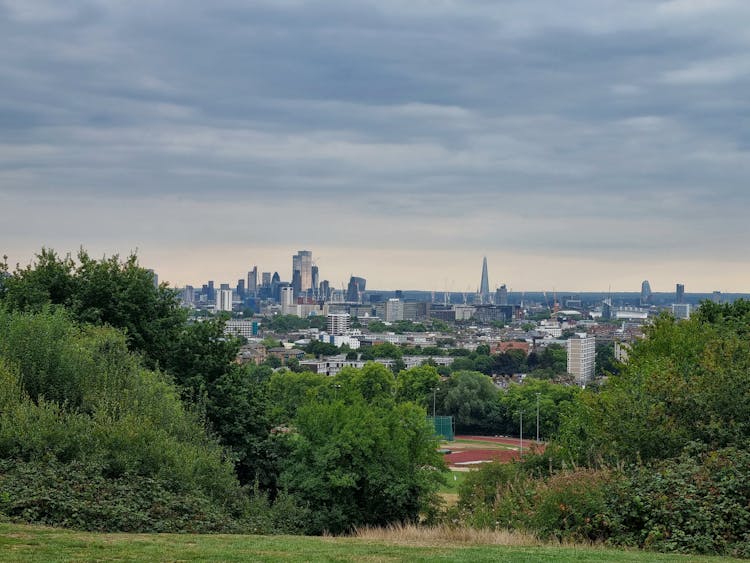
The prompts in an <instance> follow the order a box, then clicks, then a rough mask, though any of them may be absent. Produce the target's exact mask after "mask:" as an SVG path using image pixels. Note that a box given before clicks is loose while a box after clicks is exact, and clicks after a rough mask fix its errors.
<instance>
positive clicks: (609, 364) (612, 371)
mask: <svg viewBox="0 0 750 563" xmlns="http://www.w3.org/2000/svg"><path fill="white" fill-rule="evenodd" d="M621 368H622V366H621V364H620V362H618V361H617V360H616V359H615V347H614V345H613V344H611V343H609V344H597V345H596V375H599V376H604V375H617V374H618V373H620V369H621Z"/></svg>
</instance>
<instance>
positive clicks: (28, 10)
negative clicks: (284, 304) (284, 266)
mask: <svg viewBox="0 0 750 563" xmlns="http://www.w3.org/2000/svg"><path fill="white" fill-rule="evenodd" d="M749 17H750V5H748V4H747V3H745V2H731V1H711V2H706V1H702V0H671V1H661V2H654V1H651V0H638V1H632V2H621V1H615V0H607V1H602V0H585V1H584V0H581V1H577V2H572V3H566V4H565V5H564V6H562V5H561V4H560V3H558V2H552V1H551V0H550V1H546V2H528V1H525V0H523V1H522V0H513V1H504V2H490V1H464V2H461V1H455V2H439V3H436V2H428V1H418V2H407V3H405V2H400V1H399V2H397V1H396V0H381V1H378V2H375V1H372V2H358V3H356V4H354V3H350V2H343V1H338V2H297V1H293V0H289V1H283V2H280V1H276V0H274V1H270V0H269V1H262V2H253V3H247V2H240V1H223V2H211V3H206V2H199V1H198V0H188V1H181V2H177V1H165V2H158V3H146V2H133V3H110V2H99V1H90V2H77V3H74V4H70V5H65V4H62V3H57V2H37V1H32V0H27V1H24V2H19V1H17V0H14V1H12V2H11V1H5V2H0V81H2V84H3V88H2V90H1V91H0V194H3V193H4V194H5V195H6V196H7V199H6V200H5V201H6V206H8V207H7V209H10V213H14V210H19V209H22V208H23V209H24V210H26V209H28V206H23V205H22V204H21V203H20V201H21V200H22V199H23V197H24V194H34V201H35V204H34V209H36V210H37V213H38V216H37V217H38V218H39V220H38V223H35V226H36V227H38V229H39V232H41V233H45V232H46V234H47V236H54V235H55V233H56V232H57V233H62V232H64V233H66V236H68V237H69V238H70V239H71V240H72V239H74V238H75V236H76V234H78V235H79V238H81V239H82V240H81V241H80V242H85V240H84V238H85V237H86V236H87V235H88V234H89V233H91V232H98V230H99V229H101V228H102V224H101V223H100V222H96V221H94V220H93V219H90V218H88V217H86V216H82V217H80V218H79V220H78V221H73V222H72V223H71V225H70V226H68V227H66V228H65V229H62V228H61V227H60V225H57V227H56V228H55V229H56V230H55V229H53V228H51V227H50V228H48V227H45V225H47V224H52V223H51V222H50V221H49V220H48V219H45V217H48V216H51V215H53V214H55V213H60V212H61V210H67V212H68V213H70V214H71V215H73V216H76V213H77V212H78V211H77V208H76V206H75V205H74V204H70V205H69V206H68V204H66V202H73V201H75V200H76V199H77V198H83V199H84V200H86V198H92V197H93V198H97V201H98V202H99V205H100V208H102V209H106V207H107V205H111V206H113V208H116V209H119V212H120V213H121V214H122V217H123V220H122V221H114V222H112V223H111V225H110V226H111V229H110V231H108V232H110V233H111V237H113V240H114V239H116V237H117V232H122V235H121V236H123V237H124V236H126V232H127V230H128V228H133V229H136V230H137V234H138V236H141V237H142V239H143V241H144V244H148V241H153V243H154V244H159V242H158V241H159V240H167V239H168V240H169V243H170V244H178V242H179V241H178V240H173V239H172V238H170V237H167V238H166V239H165V238H164V237H165V236H166V235H165V234H164V233H163V232H161V230H160V229H156V230H155V229H154V228H149V227H148V225H147V223H148V222H138V221H133V220H132V217H134V216H136V215H138V213H139V211H138V209H142V208H143V207H144V206H146V207H148V208H149V209H153V213H151V212H149V214H148V217H149V218H150V220H153V221H156V220H157V219H156V217H157V216H158V214H159V211H160V210H163V211H164V213H166V214H169V213H171V211H170V210H173V209H174V201H175V200H177V201H180V202H182V203H181V204H180V205H183V204H184V205H185V207H184V208H183V212H184V214H185V216H186V217H189V218H190V220H192V221H197V220H199V219H198V218H199V217H200V213H201V209H202V210H204V211H205V210H207V209H209V208H210V209H213V207H212V206H213V205H214V203H213V202H214V201H224V202H226V204H227V206H228V207H232V206H233V207H235V208H236V209H238V210H241V212H239V213H236V215H238V216H241V215H242V214H243V213H244V214H245V215H247V214H250V215H251V216H252V220H253V221H254V222H255V224H257V225H258V227H259V228H258V229H256V231H255V233H254V234H253V237H255V238H254V240H257V241H258V242H259V244H260V243H263V244H270V243H271V242H273V240H274V238H273V237H276V239H275V240H277V241H279V240H289V241H290V243H291V242H293V241H295V240H300V237H310V238H311V239H314V240H312V241H311V243H310V244H312V243H319V244H324V243H325V241H326V239H329V240H341V241H344V240H345V241H346V243H345V244H351V245H355V246H356V245H357V244H362V245H366V244H370V241H369V239H367V237H366V233H365V232H364V231H363V229H360V228H358V225H367V226H368V227H369V228H377V227H376V226H377V225H378V223H379V222H380V223H381V224H382V222H384V221H386V222H391V223H392V225H390V223H389V225H390V226H389V228H388V229H387V233H384V234H383V235H382V241H381V242H383V243H387V244H390V245H394V246H396V245H398V244H399V240H403V239H404V237H406V238H407V240H409V241H410V244H413V245H414V246H415V247H419V248H425V249H426V248H430V247H431V246H436V245H440V246H442V247H445V248H451V249H455V250H456V251H461V250H462V249H464V250H465V249H468V248H478V247H485V248H486V247H487V246H488V245H489V246H491V245H493V244H496V241H498V240H504V241H507V242H508V243H509V244H512V245H513V246H514V248H516V249H518V251H519V252H523V251H529V252H540V253H542V252H545V249H546V251H548V252H550V253H559V252H566V250H561V248H564V247H565V246H566V245H567V247H568V248H569V249H573V250H572V251H573V252H588V253H591V254H592V255H606V254H607V253H608V252H615V251H616V252H618V253H622V254H623V255H630V256H636V255H638V254H641V255H642V254H643V253H649V252H650V253H664V254H671V255H674V254H680V255H686V256H687V255H690V253H691V252H696V253H705V256H706V257H707V258H710V257H711V256H712V255H713V256H715V255H716V252H714V251H712V245H722V241H724V243H723V246H722V249H721V251H720V252H719V253H723V254H726V255H731V254H732V253H736V252H737V251H738V250H739V249H740V248H744V246H745V245H746V234H745V232H744V226H743V223H742V214H743V210H744V209H747V206H748V205H750V193H748V191H747V190H746V185H747V179H748V177H750V155H749V154H748V150H750V149H749V148H748V147H749V146H750V134H748V133H747V131H748V128H747V120H748V116H749V115H750V107H749V106H750V102H748V101H747V100H746V96H745V92H746V91H747V89H748V87H750V59H749V58H748V52H750V50H749V47H750V34H748V32H747V31H746V30H745V27H746V26H745V22H747V21H748V18H749ZM61 194H64V195H62V196H61ZM123 202H130V204H128V205H125V204H123ZM146 202H147V203H146ZM170 202H171V203H170ZM170 206H171V207H170ZM306 208H307V209H314V213H311V214H310V216H314V217H317V218H322V217H325V214H326V213H335V214H338V215H339V216H341V217H347V220H346V221H342V222H335V221H333V222H331V223H330V224H328V225H326V227H325V228H323V229H320V230H319V231H317V232H314V233H312V234H311V233H310V229H305V228H304V225H305V223H304V218H305V217H306V216H307V215H306V214H305V209H306ZM257 210H262V213H259V212H258V211H257ZM211 213H212V214H213V213H216V212H215V211H211ZM227 213H229V214H230V215H232V216H234V215H235V214H233V213H230V212H228V211H227ZM212 216H213V215H212ZM286 217H288V218H290V219H291V218H293V219H294V220H296V221H302V223H298V224H289V225H285V230H284V232H275V233H274V230H275V228H277V227H278V225H279V221H280V219H281V218H286ZM220 223H221V222H220V221H218V220H214V221H212V222H211V229H213V231H212V232H213V233H214V234H213V235H212V236H214V237H215V238H216V239H217V242H218V241H221V240H236V238H237V237H238V236H239V234H238V233H240V232H241V231H242V229H241V228H240V227H237V226H236V225H239V224H240V223H239V219H237V221H235V222H232V221H230V222H228V224H227V225H225V226H222V225H221V224H220ZM323 223H324V222H323V221H322V220H321V222H320V223H319V224H323ZM173 227H174V228H175V229H176V228H177V224H173ZM20 231H23V232H24V233H25V236H27V237H32V236H33V232H32V230H29V229H23V228H22V225H20V224H19V223H17V222H5V223H4V225H3V226H0V238H2V239H3V240H11V239H10V237H11V236H12V237H14V239H13V240H18V236H19V235H18V233H19V232H20ZM259 233H263V234H259ZM579 233H599V234H598V235H596V236H583V237H580V236H579ZM159 237H162V238H161V239H160V238H159ZM727 241H728V242H727ZM342 244H344V243H343V242H342ZM691 249H692V250H691Z"/></svg>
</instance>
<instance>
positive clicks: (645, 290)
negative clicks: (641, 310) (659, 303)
mask: <svg viewBox="0 0 750 563" xmlns="http://www.w3.org/2000/svg"><path fill="white" fill-rule="evenodd" d="M650 303H651V284H650V283H648V280H643V283H642V284H641V305H649V304H650Z"/></svg>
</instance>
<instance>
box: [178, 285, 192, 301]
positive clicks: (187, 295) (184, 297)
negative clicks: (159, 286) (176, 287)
mask: <svg viewBox="0 0 750 563" xmlns="http://www.w3.org/2000/svg"><path fill="white" fill-rule="evenodd" d="M180 301H182V303H183V305H192V304H193V303H195V288H194V287H193V286H192V285H186V286H185V287H184V288H183V290H182V293H181V294H180Z"/></svg>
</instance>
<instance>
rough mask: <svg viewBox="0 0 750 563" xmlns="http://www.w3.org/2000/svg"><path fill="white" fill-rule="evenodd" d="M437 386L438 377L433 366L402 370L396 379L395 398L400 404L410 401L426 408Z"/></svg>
mask: <svg viewBox="0 0 750 563" xmlns="http://www.w3.org/2000/svg"><path fill="white" fill-rule="evenodd" d="M439 384H440V375H439V374H438V371H437V369H435V368H434V367H433V366H430V365H424V366H418V367H414V368H411V369H408V370H404V371H401V372H399V374H398V377H397V378H396V397H397V399H398V400H399V401H402V402H405V401H411V402H412V403H416V404H417V405H420V406H423V407H427V406H428V405H429V404H430V403H431V399H432V393H433V392H434V390H435V389H436V388H437V387H438V386H439Z"/></svg>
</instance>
